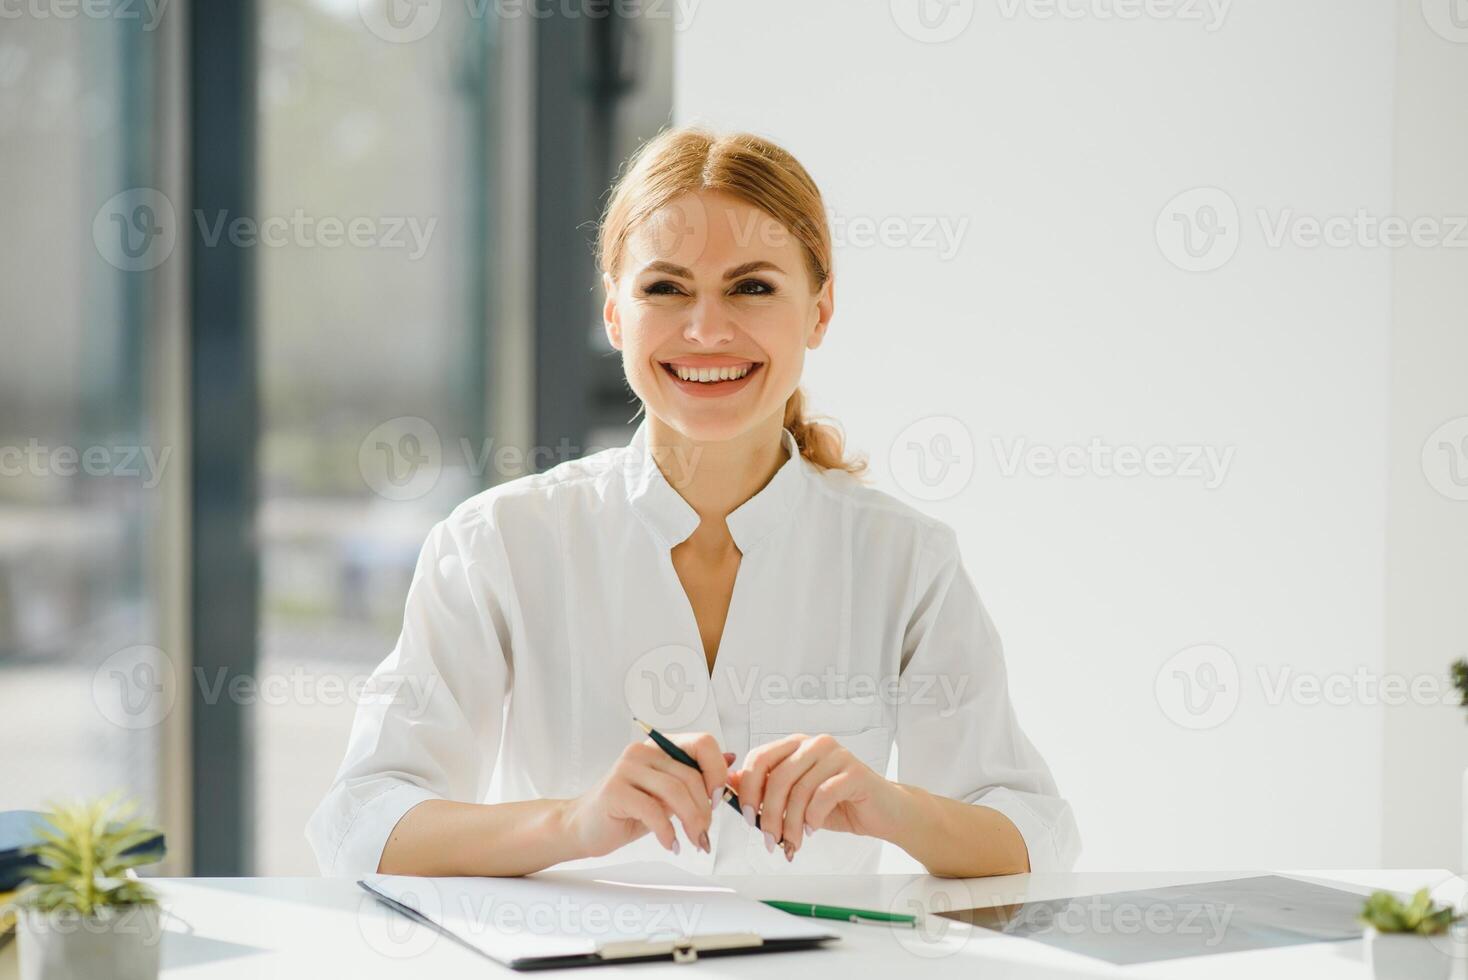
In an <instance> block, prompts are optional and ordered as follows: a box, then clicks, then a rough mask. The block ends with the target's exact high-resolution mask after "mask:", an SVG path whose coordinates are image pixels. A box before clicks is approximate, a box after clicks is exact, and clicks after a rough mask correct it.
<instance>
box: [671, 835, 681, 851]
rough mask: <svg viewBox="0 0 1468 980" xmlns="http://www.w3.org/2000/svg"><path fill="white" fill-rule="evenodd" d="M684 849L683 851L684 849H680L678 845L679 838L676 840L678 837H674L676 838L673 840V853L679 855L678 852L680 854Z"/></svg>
mask: <svg viewBox="0 0 1468 980" xmlns="http://www.w3.org/2000/svg"><path fill="white" fill-rule="evenodd" d="M682 849H683V848H682V847H680V846H679V844H678V838H676V837H674V838H673V848H672V850H673V853H674V854H677V853H678V852H679V851H681V850H682Z"/></svg>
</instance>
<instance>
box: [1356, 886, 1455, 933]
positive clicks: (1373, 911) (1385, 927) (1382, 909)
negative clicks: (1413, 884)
mask: <svg viewBox="0 0 1468 980" xmlns="http://www.w3.org/2000/svg"><path fill="white" fill-rule="evenodd" d="M1457 919H1458V916H1456V915H1455V914H1454V913H1453V909H1452V908H1451V907H1450V906H1447V905H1438V904H1436V903H1434V902H1433V900H1432V896H1431V895H1430V894H1428V891H1427V889H1426V888H1422V889H1419V890H1418V892H1417V894H1415V895H1413V896H1412V900H1411V901H1410V902H1403V901H1402V900H1401V899H1400V898H1398V897H1397V896H1396V895H1393V894H1392V893H1391V892H1372V893H1371V897H1370V898H1368V899H1366V905H1365V907H1364V908H1362V909H1361V921H1362V922H1363V923H1365V924H1366V925H1368V926H1374V927H1375V928H1376V931H1377V932H1413V933H1416V934H1417V935H1419V936H1440V935H1442V934H1443V933H1445V932H1447V931H1448V927H1449V926H1451V925H1452V924H1453V923H1454V922H1455V921H1457Z"/></svg>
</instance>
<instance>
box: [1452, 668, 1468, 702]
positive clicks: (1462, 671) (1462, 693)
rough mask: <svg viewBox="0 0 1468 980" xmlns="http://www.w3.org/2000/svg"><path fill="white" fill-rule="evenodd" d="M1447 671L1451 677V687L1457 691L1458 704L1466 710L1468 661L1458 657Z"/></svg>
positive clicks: (1467, 700)
mask: <svg viewBox="0 0 1468 980" xmlns="http://www.w3.org/2000/svg"><path fill="white" fill-rule="evenodd" d="M1448 669H1449V670H1450V671H1451V672H1452V675H1453V687H1455V688H1457V689H1458V703H1459V704H1461V705H1462V706H1463V707H1465V708H1468V660H1465V659H1463V658H1462V657H1459V658H1458V659H1457V660H1454V661H1453V663H1452V666H1450V667H1449V668H1448Z"/></svg>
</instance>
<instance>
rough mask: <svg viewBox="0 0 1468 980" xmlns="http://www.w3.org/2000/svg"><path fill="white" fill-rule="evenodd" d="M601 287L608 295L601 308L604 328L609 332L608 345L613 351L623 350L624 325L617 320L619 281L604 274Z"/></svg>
mask: <svg viewBox="0 0 1468 980" xmlns="http://www.w3.org/2000/svg"><path fill="white" fill-rule="evenodd" d="M601 285H602V288H603V289H604V290H606V294H607V298H606V301H605V302H603V303H602V308H601V318H602V327H603V328H605V330H606V332H607V343H609V344H611V345H612V349H613V350H621V349H622V324H621V322H620V321H619V320H618V319H617V280H615V279H613V278H612V277H611V276H609V275H607V274H606V273H605V272H603V273H602V274H601Z"/></svg>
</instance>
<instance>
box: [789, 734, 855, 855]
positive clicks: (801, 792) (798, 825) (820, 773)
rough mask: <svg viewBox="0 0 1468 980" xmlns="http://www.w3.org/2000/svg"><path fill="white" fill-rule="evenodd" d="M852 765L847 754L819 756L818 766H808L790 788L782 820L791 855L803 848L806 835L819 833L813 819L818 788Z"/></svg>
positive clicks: (834, 753) (816, 764) (837, 753)
mask: <svg viewBox="0 0 1468 980" xmlns="http://www.w3.org/2000/svg"><path fill="white" fill-rule="evenodd" d="M792 761H793V760H792ZM848 765H849V759H848V758H847V757H845V756H844V754H843V753H840V752H830V753H827V754H826V755H824V756H821V757H820V758H819V759H817V760H816V763H815V765H813V766H811V767H810V768H809V769H807V770H806V771H805V773H804V775H802V776H801V777H800V778H799V779H797V780H796V781H795V784H794V785H793V786H791V787H790V793H789V795H788V796H786V798H785V816H784V819H783V820H782V821H781V823H780V826H781V828H782V829H783V830H784V832H785V842H786V844H788V845H789V846H788V847H787V848H786V855H787V856H792V855H794V853H795V852H796V851H798V850H800V845H801V844H803V843H805V838H806V837H808V836H809V835H810V834H811V833H814V832H815V824H813V823H812V822H811V814H810V801H811V797H813V796H814V795H815V792H816V789H817V788H819V787H820V785H821V783H823V782H825V781H826V780H827V779H830V778H831V777H832V776H834V775H836V773H838V772H841V771H843V770H845V769H846V768H847V766H848Z"/></svg>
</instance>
